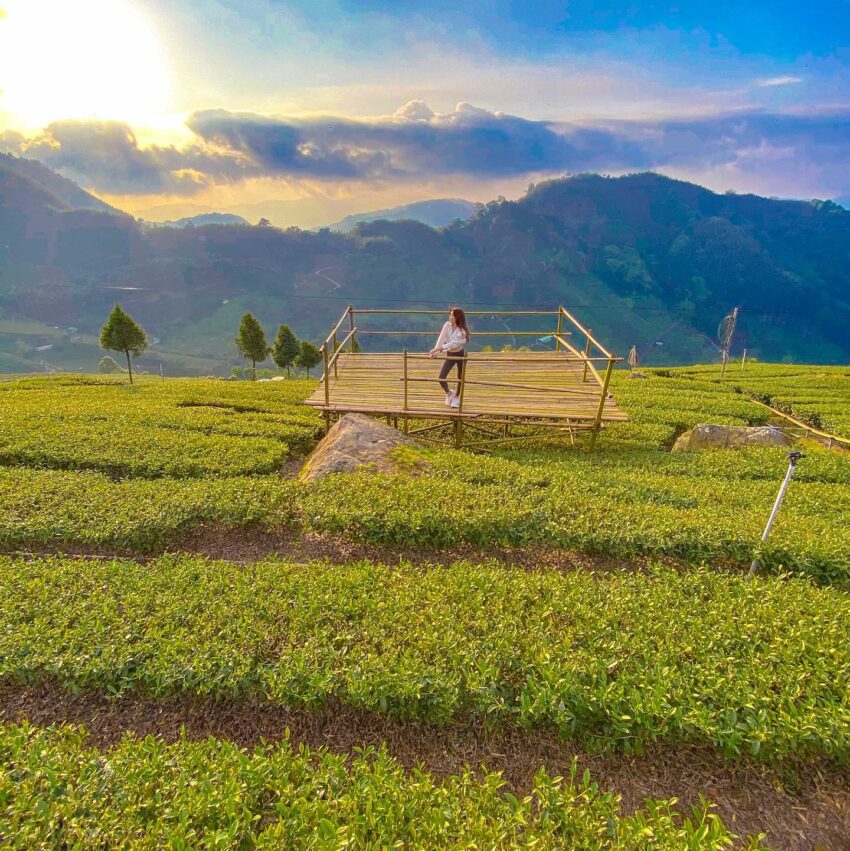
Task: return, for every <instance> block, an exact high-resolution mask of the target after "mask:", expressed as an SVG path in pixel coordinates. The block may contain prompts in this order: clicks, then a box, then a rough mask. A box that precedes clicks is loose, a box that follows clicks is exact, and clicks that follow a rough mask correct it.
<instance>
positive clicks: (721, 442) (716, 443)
mask: <svg viewBox="0 0 850 851" xmlns="http://www.w3.org/2000/svg"><path fill="white" fill-rule="evenodd" d="M790 445H791V438H790V437H789V436H788V435H787V434H785V432H784V431H782V429H778V428H776V427H775V426H728V425H712V424H711V423H700V424H699V425H695V426H694V427H693V428H692V429H691V430H690V431H686V432H685V433H684V434H683V435H681V436H680V437H679V439H678V440H677V441H676V443H675V444H674V445H673V452H693V451H695V450H699V449H741V448H743V447H745V446H790Z"/></svg>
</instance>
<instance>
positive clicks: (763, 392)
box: [671, 364, 850, 438]
mask: <svg viewBox="0 0 850 851" xmlns="http://www.w3.org/2000/svg"><path fill="white" fill-rule="evenodd" d="M671 372H672V374H674V375H681V376H687V377H689V378H691V379H698V380H699V381H700V382H701V384H702V385H704V384H705V383H706V382H709V381H715V382H717V384H718V386H721V387H727V388H728V387H732V388H734V389H737V390H739V391H741V392H742V393H744V394H748V395H751V396H753V397H754V398H756V399H759V400H760V401H763V402H766V403H767V404H770V405H771V406H773V407H774V408H777V409H779V410H781V411H784V412H786V413H789V414H791V415H792V416H795V417H796V418H797V419H800V420H802V421H803V422H806V423H808V424H809V425H812V426H814V427H815V428H818V429H822V430H825V431H828V432H830V433H832V434H836V435H838V436H840V437H847V438H850V369H848V368H847V367H824V366H795V365H790V364H751V365H748V366H747V368H746V369H745V370H743V371H741V370H740V369H739V368H736V367H730V368H729V369H728V370H727V373H726V376H725V377H724V379H723V380H722V382H721V381H720V379H719V370H717V369H716V368H715V369H711V368H706V367H684V368H682V369H680V370H672V371H671Z"/></svg>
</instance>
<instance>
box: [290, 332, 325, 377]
mask: <svg viewBox="0 0 850 851" xmlns="http://www.w3.org/2000/svg"><path fill="white" fill-rule="evenodd" d="M321 359H322V353H321V352H320V351H319V348H318V347H317V346H314V345H313V344H312V343H310V342H308V341H307V340H302V341H301V347H300V349H299V351H298V357H297V358H295V366H297V367H298V368H299V369H304V370H306V371H307V374H308V375H309V374H310V370H311V369H312V368H313V367H314V366H317V365H318V363H319V362H320V361H321Z"/></svg>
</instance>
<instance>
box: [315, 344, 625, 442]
mask: <svg viewBox="0 0 850 851" xmlns="http://www.w3.org/2000/svg"><path fill="white" fill-rule="evenodd" d="M500 354H503V355H504V358H505V362H500V357H499V355H500ZM508 359H510V362H507V361H508ZM441 365H442V361H440V360H433V361H432V360H428V359H420V358H419V357H416V358H413V357H411V358H408V362H407V374H408V382H407V407H405V405H404V380H403V373H404V363H403V355H402V354H401V353H380V354H377V353H375V354H373V353H364V352H357V353H353V354H352V353H347V352H346V353H340V355H339V357H338V360H337V364H336V366H337V369H336V375H334V370H333V367H331V370H330V372H331V374H330V379H329V384H328V393H329V404H326V402H325V387H324V384H320V385H319V387H318V388H317V389H316V390H315V391H314V392H313V394H312V395H311V396H310V397H309V398H308V399H307V400H306V403H307V404H308V405H312V406H314V407H316V408H319V409H321V410H323V411H328V412H330V413H332V414H341V413H350V412H357V413H365V414H381V415H391V416H396V417H410V418H420V419H457V418H460V419H463V420H476V419H478V420H481V421H511V422H517V423H521V422H523V421H525V422H530V423H533V422H535V421H537V422H546V421H548V422H552V423H553V424H557V423H561V424H563V425H570V426H571V427H573V428H582V427H584V428H590V427H591V426H592V425H593V422H594V420H595V418H596V413H597V409H598V407H599V397H600V387H599V384H598V383H597V382H596V381H595V380H594V378H593V376H592V375H591V374H589V373H588V376H587V381H586V382H584V381H582V373H583V370H584V367H583V365H582V363H581V361H578V360H576V359H572V358H568V357H567V356H566V355H565V354H564V353H563V352H505V353H501V352H487V353H484V352H471V353H470V354H469V355H468V356H467V359H466V380H465V387H464V395H463V407H462V410H460V411H459V410H458V409H452V408H448V407H446V405H445V396H444V394H443V391H442V390H441V389H440V386H439V384H438V383H437V377H438V374H439V371H440V367H441ZM456 379H457V371H456V370H453V371H452V373H451V375H450V376H449V378H448V379H447V381H448V382H449V386H451V387H453V386H455V383H456ZM510 385H519V386H510ZM626 419H627V416H626V414H625V413H624V412H623V411H621V410H620V409H619V408H618V407H617V404H616V402H615V401H614V400H613V399H612V398H610V397H609V398H608V399H607V401H606V402H605V409H604V411H603V415H602V421H603V422H622V421H623V420H626Z"/></svg>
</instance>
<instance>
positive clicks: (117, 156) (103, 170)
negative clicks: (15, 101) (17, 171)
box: [0, 121, 250, 195]
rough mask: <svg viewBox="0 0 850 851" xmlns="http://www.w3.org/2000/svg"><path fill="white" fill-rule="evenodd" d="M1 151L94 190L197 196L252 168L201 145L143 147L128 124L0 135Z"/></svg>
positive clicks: (62, 125) (58, 126)
mask: <svg viewBox="0 0 850 851" xmlns="http://www.w3.org/2000/svg"><path fill="white" fill-rule="evenodd" d="M0 150H3V151H5V152H6V153H14V154H17V155H19V156H24V157H28V158H30V159H36V160H40V161H41V162H43V163H44V164H45V165H47V166H49V167H50V168H52V169H55V170H56V171H59V172H61V173H62V174H64V175H66V176H68V177H70V178H71V179H72V180H75V181H77V182H78V183H80V184H81V185H82V186H84V187H86V188H88V189H93V190H96V191H103V192H109V193H128V194H136V193H138V194H158V193H162V194H174V195H193V194H195V193H197V192H200V191H201V190H203V189H204V188H205V187H207V186H209V185H211V184H215V183H221V182H227V181H233V180H241V179H243V178H244V177H245V176H247V174H248V173H249V171H250V167H249V166H248V164H244V163H241V162H239V160H238V158H237V157H234V156H233V155H231V154H222V153H219V152H216V151H212V150H207V149H206V148H204V147H203V146H200V145H190V146H188V147H185V148H176V147H174V146H160V145H150V146H148V147H141V146H140V145H139V143H138V140H137V138H136V135H135V133H134V132H133V130H132V128H131V127H129V125H127V124H123V123H120V122H116V121H56V122H54V123H52V124H49V125H48V126H47V127H45V128H44V130H43V131H42V132H41V133H39V134H38V135H36V136H33V137H30V138H25V137H24V136H23V135H21V134H20V133H17V132H15V131H7V132H6V133H4V134H3V135H2V136H0Z"/></svg>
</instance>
